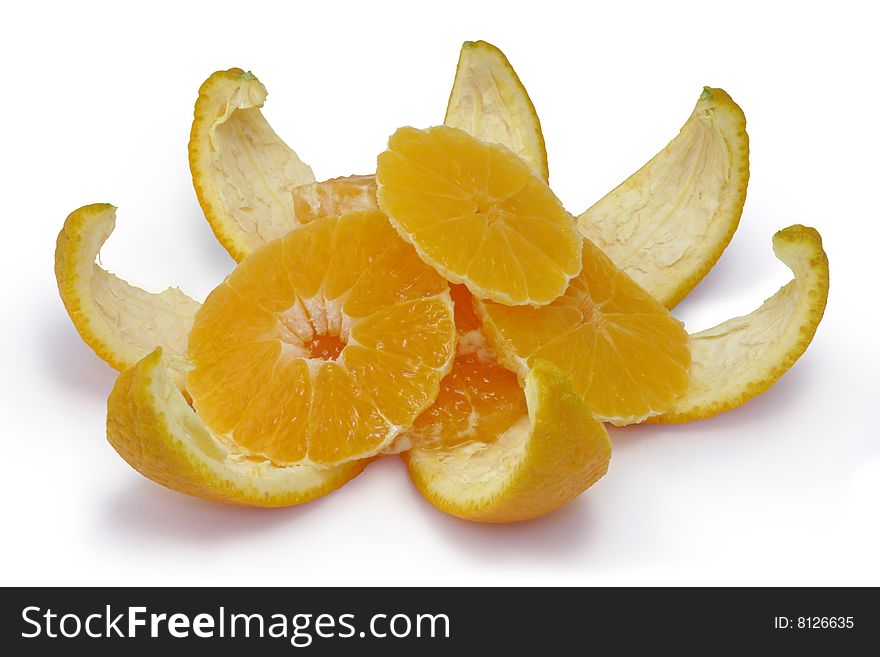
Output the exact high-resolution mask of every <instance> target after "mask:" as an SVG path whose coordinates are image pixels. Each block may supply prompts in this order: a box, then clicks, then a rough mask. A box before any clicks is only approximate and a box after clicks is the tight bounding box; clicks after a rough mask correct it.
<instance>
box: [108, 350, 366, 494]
mask: <svg viewBox="0 0 880 657" xmlns="http://www.w3.org/2000/svg"><path fill="white" fill-rule="evenodd" d="M169 366H170V362H169V360H168V358H167V356H163V354H162V349H156V350H155V351H154V352H152V353H151V354H148V355H147V356H145V357H144V358H143V359H142V360H141V361H139V362H138V363H137V364H136V365H135V366H134V367H132V368H131V369H128V370H126V371H125V372H123V373H122V374H120V375H119V377H118V378H117V379H116V384H115V385H114V386H113V391H112V392H111V393H110V398H109V399H108V400H107V440H109V441H110V444H111V445H112V446H113V449H115V450H116V451H117V453H118V454H119V455H120V456H121V457H122V458H123V459H125V461H126V462H127V463H128V464H129V465H131V466H132V467H133V468H134V469H135V470H137V471H138V472H140V473H141V474H142V475H144V476H145V477H147V478H149V479H152V480H153V481H155V482H157V483H159V484H161V485H163V486H166V487H167V488H171V489H172V490H176V491H178V492H181V493H185V494H187V495H193V496H195V497H201V498H204V499H208V500H213V501H215V502H223V503H226V504H241V505H247V506H266V507H275V506H291V505H294V504H302V503H303V502H308V501H309V500H313V499H315V498H317V497H321V496H322V495H326V494H327V493H329V492H331V491H333V490H335V489H337V488H339V487H340V486H342V485H343V484H344V483H346V482H347V481H349V480H350V479H351V478H353V477H355V476H356V475H358V474H359V473H360V472H361V470H363V469H364V467H365V466H366V465H367V463H368V461H366V460H362V461H353V462H351V463H345V464H343V465H340V466H337V467H335V468H320V469H319V468H314V467H311V466H308V465H294V466H289V467H279V466H277V465H276V464H274V463H272V462H270V461H268V460H267V459H265V458H260V457H258V456H256V455H254V454H250V453H247V452H244V451H242V450H241V449H238V448H237V447H236V446H235V445H234V444H230V443H229V442H228V441H226V440H224V439H222V438H220V437H218V436H216V435H214V434H213V433H211V431H210V430H209V429H208V428H207V427H206V426H205V424H204V422H202V419H201V418H200V417H199V416H198V415H197V414H196V413H195V411H193V409H192V408H190V406H189V404H187V402H186V400H185V399H184V397H183V395H182V394H181V392H180V390H179V389H178V388H177V386H176V385H175V383H174V380H173V379H174V377H173V376H172V373H171V372H170V370H169Z"/></svg>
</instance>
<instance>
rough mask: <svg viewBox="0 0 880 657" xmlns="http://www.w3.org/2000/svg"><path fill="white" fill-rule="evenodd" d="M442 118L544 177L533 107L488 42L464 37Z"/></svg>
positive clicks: (544, 151)
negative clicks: (498, 147) (508, 152)
mask: <svg viewBox="0 0 880 657" xmlns="http://www.w3.org/2000/svg"><path fill="white" fill-rule="evenodd" d="M443 122H444V123H445V124H446V125H448V126H451V127H453V128H459V129H460V130H464V131H465V132H468V133H470V134H471V135H473V136H474V137H476V138H477V139H479V140H481V141H485V142H490V143H498V144H504V145H505V146H507V147H508V148H510V149H511V150H512V151H513V152H514V153H516V154H517V155H519V156H520V157H521V158H522V159H523V160H525V161H526V162H527V163H528V164H529V166H530V167H531V168H532V170H534V172H535V173H536V174H537V175H538V176H540V177H541V178H542V179H543V180H544V181H545V182H546V181H547V179H548V177H549V172H548V169H547V149H546V148H545V146H544V135H543V133H542V132H541V122H540V121H539V120H538V114H537V112H535V106H534V105H533V104H532V101H531V99H530V98H529V94H528V93H527V92H526V88H525V87H524V86H523V83H522V82H520V79H519V77H518V76H517V74H516V71H514V70H513V67H512V66H511V65H510V62H509V61H507V57H505V56H504V53H503V52H501V51H500V50H499V49H498V48H496V47H495V46H493V45H492V44H490V43H486V42H485V41H465V42H464V44H463V45H462V46H461V55H460V56H459V59H458V68H456V70H455V82H453V84H452V92H451V93H450V95H449V103H448V105H447V107H446V118H445V119H444V121H443Z"/></svg>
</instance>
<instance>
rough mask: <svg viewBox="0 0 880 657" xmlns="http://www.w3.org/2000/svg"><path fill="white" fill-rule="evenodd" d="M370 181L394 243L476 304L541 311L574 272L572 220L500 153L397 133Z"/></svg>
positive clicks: (439, 130) (457, 138) (450, 138)
mask: <svg viewBox="0 0 880 657" xmlns="http://www.w3.org/2000/svg"><path fill="white" fill-rule="evenodd" d="M376 180H377V182H378V192H377V197H378V201H379V206H380V207H381V208H382V209H383V211H385V212H386V214H388V216H389V218H390V219H391V222H392V223H393V224H394V226H395V228H396V229H397V230H398V232H399V233H400V234H401V236H403V238H404V239H406V240H407V241H409V242H411V243H412V244H413V245H414V246H415V247H416V249H417V250H418V251H419V254H420V255H421V257H422V258H423V259H424V260H425V262H427V263H429V264H430V265H431V266H433V267H434V268H435V269H437V270H438V271H439V272H441V273H442V274H443V275H444V277H445V278H447V279H448V280H450V281H452V282H455V283H463V284H465V285H466V286H467V287H468V289H469V290H470V291H471V293H473V294H474V295H475V296H477V297H480V298H489V299H493V300H496V301H499V302H501V303H507V304H512V305H522V304H534V305H542V304H547V303H549V302H550V301H552V300H553V299H555V298H557V297H558V296H559V295H561V294H562V293H563V292H564V290H565V288H566V286H567V284H568V281H569V279H571V278H572V277H573V276H575V275H577V273H578V272H579V271H580V266H581V260H580V248H581V238H580V235H579V234H578V233H577V230H576V228H575V224H574V220H573V218H572V217H571V215H569V214H568V213H567V212H566V211H565V209H564V208H563V207H562V204H561V203H560V202H559V200H558V199H557V198H556V196H554V194H553V192H552V191H551V190H550V188H549V187H548V186H547V184H546V183H545V182H544V181H543V180H541V179H540V178H538V177H537V176H536V175H534V173H532V171H531V169H530V168H529V166H528V165H527V164H526V163H525V162H523V161H522V160H520V159H519V158H518V157H517V156H516V155H515V154H514V153H513V152H512V151H509V150H507V149H506V148H504V147H503V146H500V145H496V144H486V143H483V142H481V141H478V140H477V139H475V138H474V137H471V136H470V135H468V134H467V133H465V132H463V131H461V130H457V129H455V128H450V127H447V126H439V127H436V128H430V129H428V130H424V131H422V130H416V129H414V128H401V129H400V130H398V131H397V132H396V133H394V135H392V137H391V139H390V140H389V142H388V150H387V151H385V152H384V153H382V154H381V155H380V156H379V159H378V167H377V170H376Z"/></svg>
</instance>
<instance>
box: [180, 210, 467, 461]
mask: <svg viewBox="0 0 880 657" xmlns="http://www.w3.org/2000/svg"><path fill="white" fill-rule="evenodd" d="M454 340H455V330H454V323H453V314H452V304H451V301H450V299H449V295H448V286H447V284H446V282H445V281H444V280H443V279H442V278H440V276H438V275H437V274H436V273H435V272H433V271H432V270H431V269H430V268H429V267H427V266H426V265H425V264H424V263H422V261H421V260H420V259H419V258H418V256H417V255H416V253H415V251H413V249H412V248H411V247H410V246H408V245H407V244H405V243H404V242H402V241H401V240H400V238H398V237H397V235H396V234H395V233H394V231H393V229H391V227H390V226H389V225H388V221H387V219H386V218H385V217H384V215H382V214H381V213H380V212H377V211H373V212H359V213H352V214H348V215H345V216H343V217H341V218H337V217H324V218H321V219H316V220H314V221H312V222H310V223H308V224H306V225H305V226H303V227H302V228H298V229H296V230H294V231H292V232H291V233H290V234H288V235H287V236H286V237H284V238H283V239H281V240H276V241H274V242H271V243H269V244H267V245H266V246H264V247H262V248H260V249H258V250H257V251H255V252H254V253H252V254H251V255H250V256H248V257H247V258H245V260H243V261H242V262H241V264H240V265H239V267H238V268H237V269H236V270H235V271H234V272H233V273H232V274H231V275H230V276H229V277H228V278H227V279H226V281H224V282H223V283H222V284H221V285H220V286H219V287H218V288H217V289H216V290H214V291H213V292H212V293H211V294H210V295H209V296H208V299H207V300H206V301H205V303H204V305H203V306H202V308H201V310H200V311H199V313H198V314H197V316H196V320H195V324H194V326H193V329H192V332H191V334H190V339H189V358H190V360H191V361H192V362H193V363H194V364H195V370H194V371H193V372H191V373H190V374H189V375H188V377H187V388H188V390H189V392H190V394H191V395H192V398H193V404H194V406H195V408H196V410H197V411H198V413H199V415H200V416H201V417H202V418H203V419H204V420H205V423H206V424H207V425H208V426H209V427H210V428H211V429H212V430H213V431H215V432H216V433H218V434H219V435H225V436H227V437H228V438H229V439H230V440H231V441H233V442H234V443H236V444H237V445H238V446H240V447H241V448H244V449H245V450H246V451H249V452H253V453H256V454H259V455H261V456H264V457H266V458H268V459H271V460H272V461H274V462H276V463H279V464H285V465H290V464H296V463H300V462H305V461H308V462H310V463H313V464H316V465H327V466H330V465H335V464H338V463H341V462H343V461H347V460H351V459H354V458H362V457H366V456H370V455H372V454H375V453H376V452H378V451H379V450H380V449H382V448H383V447H384V446H385V445H387V444H388V443H389V442H390V441H391V440H393V438H394V437H395V436H396V435H398V434H399V433H401V431H403V430H404V429H406V428H407V427H409V426H410V425H411V424H412V422H413V421H414V420H415V418H416V417H417V416H418V414H419V413H421V412H422V411H423V410H424V409H425V408H427V407H428V406H430V404H431V403H432V402H433V401H434V399H435V397H436V395H437V391H438V389H439V385H440V380H441V378H442V377H443V376H444V375H445V374H446V372H447V371H448V370H449V367H450V366H451V361H452V356H453V348H454Z"/></svg>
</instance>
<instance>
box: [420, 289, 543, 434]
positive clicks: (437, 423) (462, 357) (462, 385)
mask: <svg viewBox="0 0 880 657" xmlns="http://www.w3.org/2000/svg"><path fill="white" fill-rule="evenodd" d="M450 291H451V294H452V299H453V302H454V303H455V326H456V330H457V331H458V335H459V345H458V350H457V352H456V355H455V361H454V362H453V365H452V371H451V372H450V373H449V374H448V375H447V376H446V377H445V378H444V379H443V381H442V382H441V384H440V394H439V395H438V396H437V400H436V401H435V402H434V404H433V405H432V406H431V407H430V408H429V409H428V410H426V411H425V412H423V413H422V414H421V415H419V417H418V418H417V419H416V422H415V424H414V425H413V428H412V429H410V431H409V432H407V437H408V438H409V441H410V444H411V445H412V446H413V447H420V448H427V449H439V448H450V447H455V446H457V445H461V444H462V443H466V442H470V441H481V442H492V441H494V440H496V439H498V438H499V437H500V436H501V435H502V434H504V432H505V431H507V430H508V429H510V427H512V426H513V425H514V424H515V423H516V422H517V420H519V419H520V418H521V417H522V416H523V415H524V414H525V413H526V412H527V411H526V403H525V396H524V394H523V391H522V388H520V386H519V382H518V381H517V377H516V374H514V373H513V372H511V371H510V370H507V369H505V368H503V367H502V366H501V365H499V364H498V361H497V360H496V358H495V354H494V352H493V351H492V349H491V347H489V345H488V343H487V342H486V340H485V337H484V336H483V335H482V333H480V330H479V329H480V323H479V319H478V318H477V316H476V314H475V313H474V310H473V306H472V298H471V295H470V293H469V292H468V291H467V288H465V287H464V286H463V285H453V286H451V289H450Z"/></svg>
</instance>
